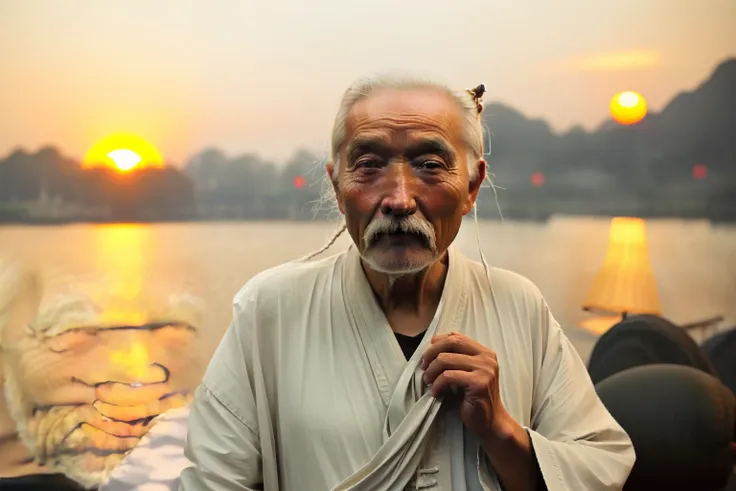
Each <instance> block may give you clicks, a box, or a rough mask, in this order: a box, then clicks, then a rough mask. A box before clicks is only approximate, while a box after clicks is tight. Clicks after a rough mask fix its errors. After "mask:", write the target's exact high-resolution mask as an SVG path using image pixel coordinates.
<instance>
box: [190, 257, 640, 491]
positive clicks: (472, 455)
mask: <svg viewBox="0 0 736 491" xmlns="http://www.w3.org/2000/svg"><path fill="white" fill-rule="evenodd" d="M489 280H490V281H489ZM449 331H459V332H462V333H464V334H466V335H468V336H470V337H471V338H473V339H475V340H476V341H478V342H480V343H482V344H484V345H485V346H488V347H489V348H491V349H492V350H494V351H495V352H496V354H497V356H498V363H499V367H500V368H499V380H500V392H501V398H502V401H503V404H504V406H505V408H506V409H507V411H508V412H509V413H510V414H511V416H512V417H513V418H514V419H515V420H516V421H517V422H518V423H519V424H520V425H522V426H524V427H525V428H527V429H528V431H529V434H530V435H531V441H532V444H533V446H534V450H535V452H536V456H537V460H538V462H539V467H540V469H541V472H542V475H543V477H544V480H545V483H546V485H547V487H548V489H550V490H553V491H558V490H559V491H562V490H565V491H583V490H585V491H599V490H600V491H603V490H619V489H621V488H622V486H623V483H624V482H625V480H626V478H627V477H628V474H629V471H630V470H631V468H632V466H633V464H634V459H635V457H634V451H633V447H632V445H631V441H630V440H629V438H628V436H627V435H626V433H625V432H624V431H623V429H622V428H621V427H620V426H619V425H618V424H617V423H616V421H615V420H614V419H613V418H612V417H611V415H610V414H609V413H608V411H606V409H605V407H604V406H603V405H602V403H601V402H600V400H599V399H598V397H597V395H596V393H595V390H594V388H593V385H592V383H591V381H590V378H589V376H588V373H587V370H586V368H585V365H584V364H583V362H582V361H581V359H580V358H579V356H578V355H577V353H576V352H575V350H574V348H573V347H572V345H571V344H570V342H569V341H568V340H567V338H566V337H565V335H564V333H563V331H562V330H561V328H560V326H559V324H558V323H557V322H556V321H555V320H554V318H553V317H552V315H551V314H550V312H549V309H548V307H547V304H546V303H545V301H544V298H543V297H542V295H541V293H540V292H539V290H538V289H537V288H536V287H535V286H534V285H533V284H532V283H531V282H529V281H528V280H526V279H525V278H523V277H521V276H519V275H517V274H515V273H511V272H509V271H505V270H500V269H491V270H490V275H488V276H487V275H486V273H485V271H484V269H483V266H482V265H480V264H479V263H476V262H474V261H470V260H468V259H466V258H465V257H463V256H462V255H461V254H460V253H459V252H457V251H456V250H455V249H454V248H450V256H449V267H448V273H447V279H446V282H445V287H444V290H443V293H442V299H441V301H440V308H438V312H437V315H436V316H435V319H434V320H433V321H432V324H431V325H430V327H429V329H428V330H427V332H426V333H425V335H424V338H423V340H422V342H421V344H420V346H419V348H418V349H417V350H416V352H415V354H414V356H412V358H411V359H410V360H409V361H408V363H407V361H406V359H405V358H404V355H403V353H402V351H401V349H400V347H399V344H398V342H397V340H396V338H395V336H394V333H393V331H392V330H391V327H390V326H389V325H388V322H387V321H386V318H385V316H384V315H383V312H382V311H381V309H380V307H379V305H378V303H377V302H376V300H375V297H374V295H373V293H372V290H371V288H370V285H369V283H368V280H367V278H366V277H365V274H364V272H363V269H362V266H361V264H360V258H359V255H358V253H357V251H356V249H355V247H351V248H350V249H349V250H348V251H346V252H344V253H341V254H338V255H336V256H332V257H330V258H327V259H323V260H320V261H315V262H298V263H288V264H285V265H282V266H279V267H277V268H274V269H271V270H268V271H265V272H263V273H261V274H259V275H257V276H256V277H254V278H253V279H251V280H250V281H249V282H248V283H247V284H246V285H245V287H244V288H243V289H242V290H241V291H240V292H239V293H238V295H237V296H236V298H235V306H234V314H233V321H232V324H231V326H230V327H229V329H228V330H227V332H226V334H225V336H224V338H223V340H222V342H221V344H220V346H219V348H218V350H217V352H216V353H215V355H214V357H213V359H212V361H211V363H210V366H209V367H208V370H207V372H206V374H205V376H204V378H203V381H202V384H201V386H200V388H199V389H198V391H197V394H196V397H195V401H194V402H193V405H192V408H191V413H190V418H189V435H188V443H187V448H186V455H187V457H188V458H189V459H190V460H191V461H192V463H193V466H192V467H190V468H188V469H185V470H184V471H183V472H182V475H181V487H180V490H185V491H203V490H211V491H235V490H238V491H244V490H256V489H264V490H266V491H277V490H282V491H292V490H309V491H327V490H333V491H342V490H348V489H350V490H359V491H369V490H370V491H388V490H402V489H405V488H407V486H411V487H410V488H409V489H412V488H414V489H425V490H430V489H440V490H453V491H480V490H484V491H490V490H493V491H498V490H500V486H499V483H498V480H497V477H496V473H495V471H494V470H493V469H492V468H491V466H490V464H489V462H488V460H487V459H486V458H485V456H484V454H483V452H482V450H481V449H480V447H479V444H478V442H477V440H476V439H475V438H474V436H473V435H472V434H471V433H470V432H469V431H467V430H466V429H464V427H463V425H462V423H461V422H460V420H459V417H458V415H457V413H456V411H454V410H449V409H448V410H443V409H442V404H441V401H440V400H438V399H435V398H433V397H432V396H431V395H430V394H429V393H428V392H427V387H426V386H425V385H424V384H423V382H422V379H421V375H422V371H421V369H420V367H419V360H420V357H421V355H422V353H423V352H424V351H425V350H426V348H427V347H428V345H429V342H430V339H431V337H432V336H433V335H435V334H437V333H445V332H449Z"/></svg>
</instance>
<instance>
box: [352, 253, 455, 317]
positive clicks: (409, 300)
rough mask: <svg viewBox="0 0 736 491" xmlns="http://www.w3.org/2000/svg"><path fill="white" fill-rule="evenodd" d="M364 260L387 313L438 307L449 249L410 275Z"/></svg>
mask: <svg viewBox="0 0 736 491" xmlns="http://www.w3.org/2000/svg"><path fill="white" fill-rule="evenodd" d="M361 262H362V263H363V270H364V271H365V274H366V277H367V278H368V282H369V283H370V285H371V288H372V289H373V293H374V294H375V295H376V299H377V300H378V303H379V305H380V306H381V309H383V312H384V313H385V314H386V316H390V315H391V314H392V313H395V312H403V313H404V314H415V315H423V314H425V313H427V312H430V311H431V312H434V311H435V310H436V309H437V305H438V304H439V302H440V298H441V297H442V289H443V287H444V285H445V278H446V277H447V269H448V254H447V252H445V253H444V254H443V255H442V256H441V257H440V258H439V259H438V260H437V261H435V262H433V263H432V264H430V265H429V266H428V267H427V268H425V269H423V270H421V271H419V272H417V273H412V274H407V275H391V274H387V273H381V272H378V271H375V270H373V269H371V267H370V266H368V265H367V264H366V263H365V262H363V261H361Z"/></svg>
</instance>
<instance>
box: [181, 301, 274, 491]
mask: <svg viewBox="0 0 736 491" xmlns="http://www.w3.org/2000/svg"><path fill="white" fill-rule="evenodd" d="M247 322H248V317H247V316H246V315H244V312H242V311H241V309H239V308H238V306H237V303H236V307H235V309H234V315H233V321H232V323H231V325H230V327H229V328H228V330H227V332H226V333H225V336H224V337H223V339H222V341H221V343H220V345H219V347H218V348H217V351H216V352H215V354H214V356H213V357H212V360H211V361H210V364H209V366H208V367H207V371H206V373H205V376H204V378H203V380H202V383H201V385H200V386H199V388H198V389H197V392H196V394H195V397H194V401H193V402H192V406H191V410H190V415H189V429H188V434H187V445H186V448H185V455H186V457H187V458H188V459H189V460H190V461H191V462H192V465H191V466H190V467H188V468H187V469H184V470H183V471H182V473H181V478H180V487H179V491H203V490H208V491H252V490H257V489H262V482H263V478H262V460H261V450H260V441H259V437H258V420H257V415H256V403H255V396H254V391H253V381H252V378H251V377H252V371H251V370H249V365H250V363H249V361H250V360H249V359H248V357H247V354H248V349H247V348H246V346H247V345H245V344H243V341H244V339H243V338H244V337H245V336H246V335H247V334H246V332H245V330H246V329H249V328H250V327H252V326H244V325H242V324H243V323H247Z"/></svg>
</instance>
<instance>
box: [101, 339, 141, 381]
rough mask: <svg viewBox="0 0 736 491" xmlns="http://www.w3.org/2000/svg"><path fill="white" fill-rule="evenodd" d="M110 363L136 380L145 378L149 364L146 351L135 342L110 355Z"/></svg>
mask: <svg viewBox="0 0 736 491" xmlns="http://www.w3.org/2000/svg"><path fill="white" fill-rule="evenodd" d="M110 361H111V362H112V363H113V365H115V366H116V367H117V368H120V369H122V370H123V371H124V372H125V373H127V374H128V375H130V376H131V377H134V378H136V379H138V380H142V379H144V378H145V376H146V372H147V370H148V366H149V364H150V360H149V356H148V350H147V349H146V347H145V346H143V344H141V343H140V342H137V341H134V342H133V343H131V344H130V345H129V346H125V347H123V348H120V349H117V350H115V351H113V352H112V353H110Z"/></svg>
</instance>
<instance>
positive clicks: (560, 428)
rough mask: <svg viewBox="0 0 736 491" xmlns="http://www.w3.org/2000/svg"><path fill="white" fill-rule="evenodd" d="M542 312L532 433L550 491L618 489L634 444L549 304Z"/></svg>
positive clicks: (630, 461) (628, 469) (631, 460)
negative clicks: (540, 349) (603, 401)
mask: <svg viewBox="0 0 736 491" xmlns="http://www.w3.org/2000/svg"><path fill="white" fill-rule="evenodd" d="M542 314H543V315H542V319H540V320H541V321H542V323H541V327H542V329H543V331H546V332H543V333H541V334H542V339H546V343H545V345H544V346H543V347H542V362H541V367H540V370H539V373H538V376H537V383H536V385H535V390H534V402H533V409H532V418H531V428H527V430H528V431H529V435H530V437H531V441H532V445H533V446H534V452H535V453H536V457H537V462H538V463H539V469H540V470H541V473H542V476H543V478H544V482H545V484H546V486H547V489H548V490H549V491H578V490H583V489H584V490H586V491H614V490H616V491H619V490H621V489H622V488H623V485H624V483H625V482H626V479H627V478H628V476H629V473H630V472H631V469H632V467H633V465H634V461H635V454H634V448H633V446H632V443H631V440H630V439H629V437H628V435H627V434H626V432H625V431H624V430H623V428H621V426H619V424H618V423H617V422H616V421H615V420H614V419H613V417H612V416H611V415H610V414H609V412H608V410H607V409H606V408H605V406H604V405H603V403H602V402H601V400H600V399H599V398H598V395H597V394H596V392H595V388H594V386H593V383H592V382H591V379H590V376H589V375H588V371H587V369H586V367H585V364H584V363H583V361H582V360H581V359H580V356H579V355H578V354H577V352H576V351H575V349H574V347H573V346H572V343H570V341H569V340H568V339H567V337H566V336H565V334H564V332H563V331H562V329H561V328H560V325H559V324H558V323H557V322H556V321H555V320H554V318H553V317H552V315H551V314H550V313H549V309H548V308H547V306H546V305H545V306H544V308H543V312H542Z"/></svg>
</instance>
